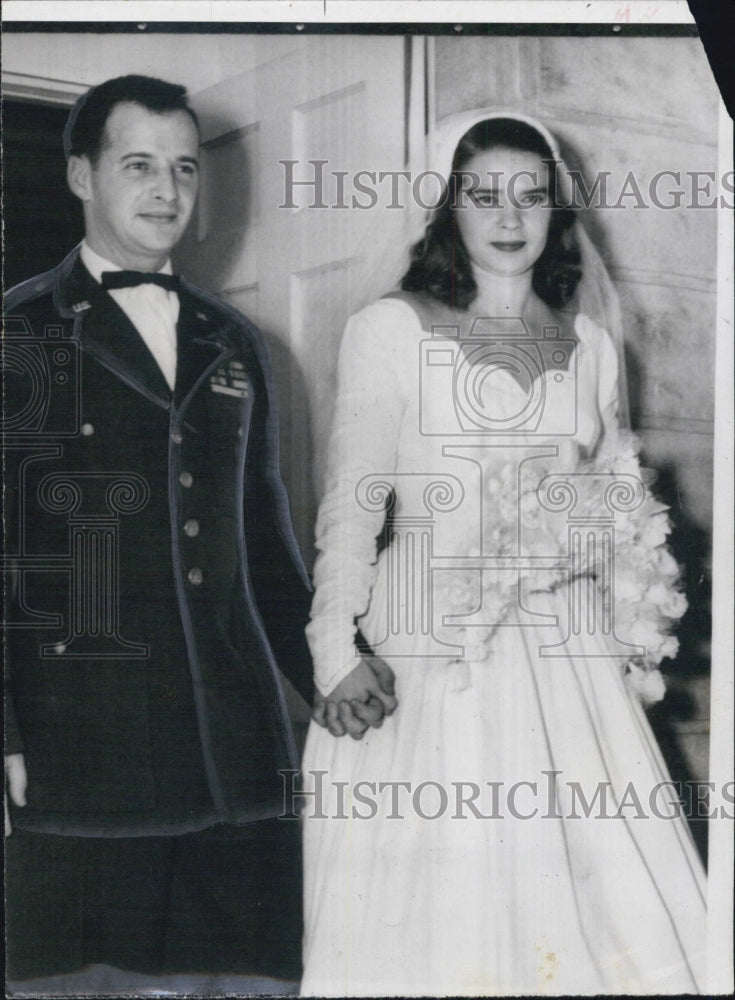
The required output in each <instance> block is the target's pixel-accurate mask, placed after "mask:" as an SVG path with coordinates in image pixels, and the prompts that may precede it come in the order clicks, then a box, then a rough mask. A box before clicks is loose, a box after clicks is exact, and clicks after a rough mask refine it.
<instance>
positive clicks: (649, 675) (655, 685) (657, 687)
mask: <svg viewBox="0 0 735 1000" xmlns="http://www.w3.org/2000/svg"><path fill="white" fill-rule="evenodd" d="M625 682H626V684H627V686H628V688H629V689H630V690H631V691H633V692H634V693H635V694H636V695H637V696H638V698H639V699H640V701H641V703H642V704H643V705H645V706H648V705H654V704H655V703H656V702H657V701H661V699H662V698H663V697H664V695H665V694H666V684H665V682H664V679H663V677H662V675H661V671H660V670H645V669H643V668H641V667H639V666H638V665H637V664H635V663H629V664H628V672H627V673H626V675H625Z"/></svg>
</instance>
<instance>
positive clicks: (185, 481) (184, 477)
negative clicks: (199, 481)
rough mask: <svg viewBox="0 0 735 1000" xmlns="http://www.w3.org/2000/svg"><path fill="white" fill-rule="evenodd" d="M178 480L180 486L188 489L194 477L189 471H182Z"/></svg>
mask: <svg viewBox="0 0 735 1000" xmlns="http://www.w3.org/2000/svg"><path fill="white" fill-rule="evenodd" d="M179 482H180V483H181V485H182V486H185V487H186V488H187V489H189V487H190V486H191V484H192V483H193V482H194V477H193V476H192V474H191V473H190V472H182V473H181V475H180V476H179Z"/></svg>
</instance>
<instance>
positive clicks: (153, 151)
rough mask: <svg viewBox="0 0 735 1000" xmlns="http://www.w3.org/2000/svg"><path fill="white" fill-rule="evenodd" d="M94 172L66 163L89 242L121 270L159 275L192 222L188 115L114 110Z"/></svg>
mask: <svg viewBox="0 0 735 1000" xmlns="http://www.w3.org/2000/svg"><path fill="white" fill-rule="evenodd" d="M105 139H106V141H105V142H104V144H103V148H102V150H101V152H100V155H99V158H98V160H97V163H96V165H94V166H93V165H92V164H91V163H90V161H89V159H88V158H87V157H86V156H81V157H75V156H73V157H71V158H70V160H69V170H68V178H69V186H70V187H71V189H72V191H73V192H74V194H76V195H77V197H79V198H81V200H82V202H83V203H84V221H85V225H86V239H87V242H88V244H89V245H90V247H91V248H92V249H93V250H94V251H95V252H96V253H98V254H100V255H101V256H102V257H105V258H107V260H109V261H111V262H112V263H114V264H117V265H118V266H120V267H123V268H129V269H131V270H136V271H149V270H150V271H154V270H158V269H159V268H161V267H162V266H163V264H164V262H165V261H166V258H167V257H168V256H169V254H170V252H171V250H172V249H173V248H174V247H175V246H176V244H177V243H178V242H179V240H180V239H181V237H182V236H183V233H184V230H185V229H186V226H187V223H188V222H189V219H190V217H191V212H192V209H193V207H194V200H195V198H196V193H197V184H198V180H199V168H198V162H199V161H198V155H197V154H198V149H199V135H198V132H197V128H196V126H195V124H194V122H193V121H192V119H191V117H190V116H189V115H188V114H187V113H186V112H185V111H170V112H164V113H163V114H157V113H156V112H153V111H148V109H147V108H144V107H142V106H141V105H139V104H133V103H130V102H125V103H121V104H117V105H115V107H114V108H113V109H112V112H111V113H110V116H109V118H108V119H107V123H106V125H105Z"/></svg>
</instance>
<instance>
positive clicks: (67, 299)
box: [59, 259, 171, 408]
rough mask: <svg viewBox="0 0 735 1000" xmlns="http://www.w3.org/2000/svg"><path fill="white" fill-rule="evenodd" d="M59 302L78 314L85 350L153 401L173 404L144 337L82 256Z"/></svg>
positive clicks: (160, 404)
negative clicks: (97, 280) (101, 285)
mask: <svg viewBox="0 0 735 1000" xmlns="http://www.w3.org/2000/svg"><path fill="white" fill-rule="evenodd" d="M59 305H60V307H61V310H62V311H63V312H65V313H67V314H68V313H71V314H73V315H75V316H76V317H77V320H78V322H77V330H78V333H79V343H80V347H81V348H82V350H83V351H84V352H85V353H86V354H89V355H91V356H92V357H93V358H95V360H97V361H98V362H99V363H100V364H101V365H104V367H105V368H107V369H108V370H109V371H110V372H112V374H113V375H115V376H116V377H117V378H119V379H120V380H121V381H123V382H125V383H126V384H127V385H129V386H130V387H131V388H132V389H134V390H135V391H136V392H139V393H140V394H141V395H143V396H145V397H146V398H147V399H149V400H150V401H151V402H153V403H156V405H158V406H162V407H164V408H168V406H170V403H171V390H170V389H169V387H168V383H167V382H166V379H165V378H164V376H163V373H162V372H161V369H160V368H159V367H158V363H157V362H156V359H155V358H154V357H153V355H152V354H151V352H150V351H149V350H148V347H147V346H146V343H145V341H144V340H143V338H142V337H141V335H140V334H139V333H138V331H137V329H136V328H135V327H134V326H133V324H132V323H131V322H130V320H129V319H128V317H127V315H126V313H125V312H124V311H123V310H122V309H121V308H120V306H119V305H118V304H117V302H115V300H114V299H113V298H112V297H111V296H110V295H109V294H108V293H107V292H105V291H104V290H103V289H102V288H101V287H100V285H99V284H98V283H97V282H96V281H95V280H94V278H92V276H91V275H90V274H89V272H88V271H87V269H86V268H85V267H84V265H83V264H82V262H81V260H79V259H77V260H76V262H75V263H74V264H73V266H72V269H71V272H70V273H69V275H68V276H67V277H66V279H65V280H63V281H62V283H61V284H60V287H59Z"/></svg>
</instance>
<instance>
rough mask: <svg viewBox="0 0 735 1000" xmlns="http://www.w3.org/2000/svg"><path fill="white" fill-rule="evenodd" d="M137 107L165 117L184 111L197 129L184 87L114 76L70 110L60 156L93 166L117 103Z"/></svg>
mask: <svg viewBox="0 0 735 1000" xmlns="http://www.w3.org/2000/svg"><path fill="white" fill-rule="evenodd" d="M122 103H132V104H139V105H140V106H141V107H143V108H146V109H147V110H148V111H154V112H156V113H157V114H165V113H167V112H170V111H185V112H186V113H187V114H188V115H189V116H190V118H191V120H192V121H193V122H194V124H195V125H196V127H197V129H198V128H199V121H198V119H197V116H196V114H195V113H194V111H193V109H192V108H191V107H189V100H188V97H187V94H186V87H182V86H181V85H180V84H178V83H167V82H166V81H165V80H158V79H156V78H155V77H153V76H136V75H134V74H131V75H129V76H118V77H115V79H114V80H106V81H105V82H104V83H101V84H99V86H97V87H92V89H91V90H88V91H87V93H86V94H83V95H82V96H81V97H80V98H79V99H78V101H77V102H76V104H75V105H74V107H73V108H72V109H71V113H70V114H69V118H68V120H67V123H66V128H65V129H64V153H65V155H66V158H67V160H68V159H69V157H70V156H87V157H89V159H90V160H91V162H92V163H93V164H95V163H96V162H97V158H98V157H99V155H100V153H101V152H102V150H103V149H104V145H105V125H106V124H107V119H108V118H109V117H110V114H111V113H112V110H113V108H114V107H115V106H116V105H117V104H122Z"/></svg>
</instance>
